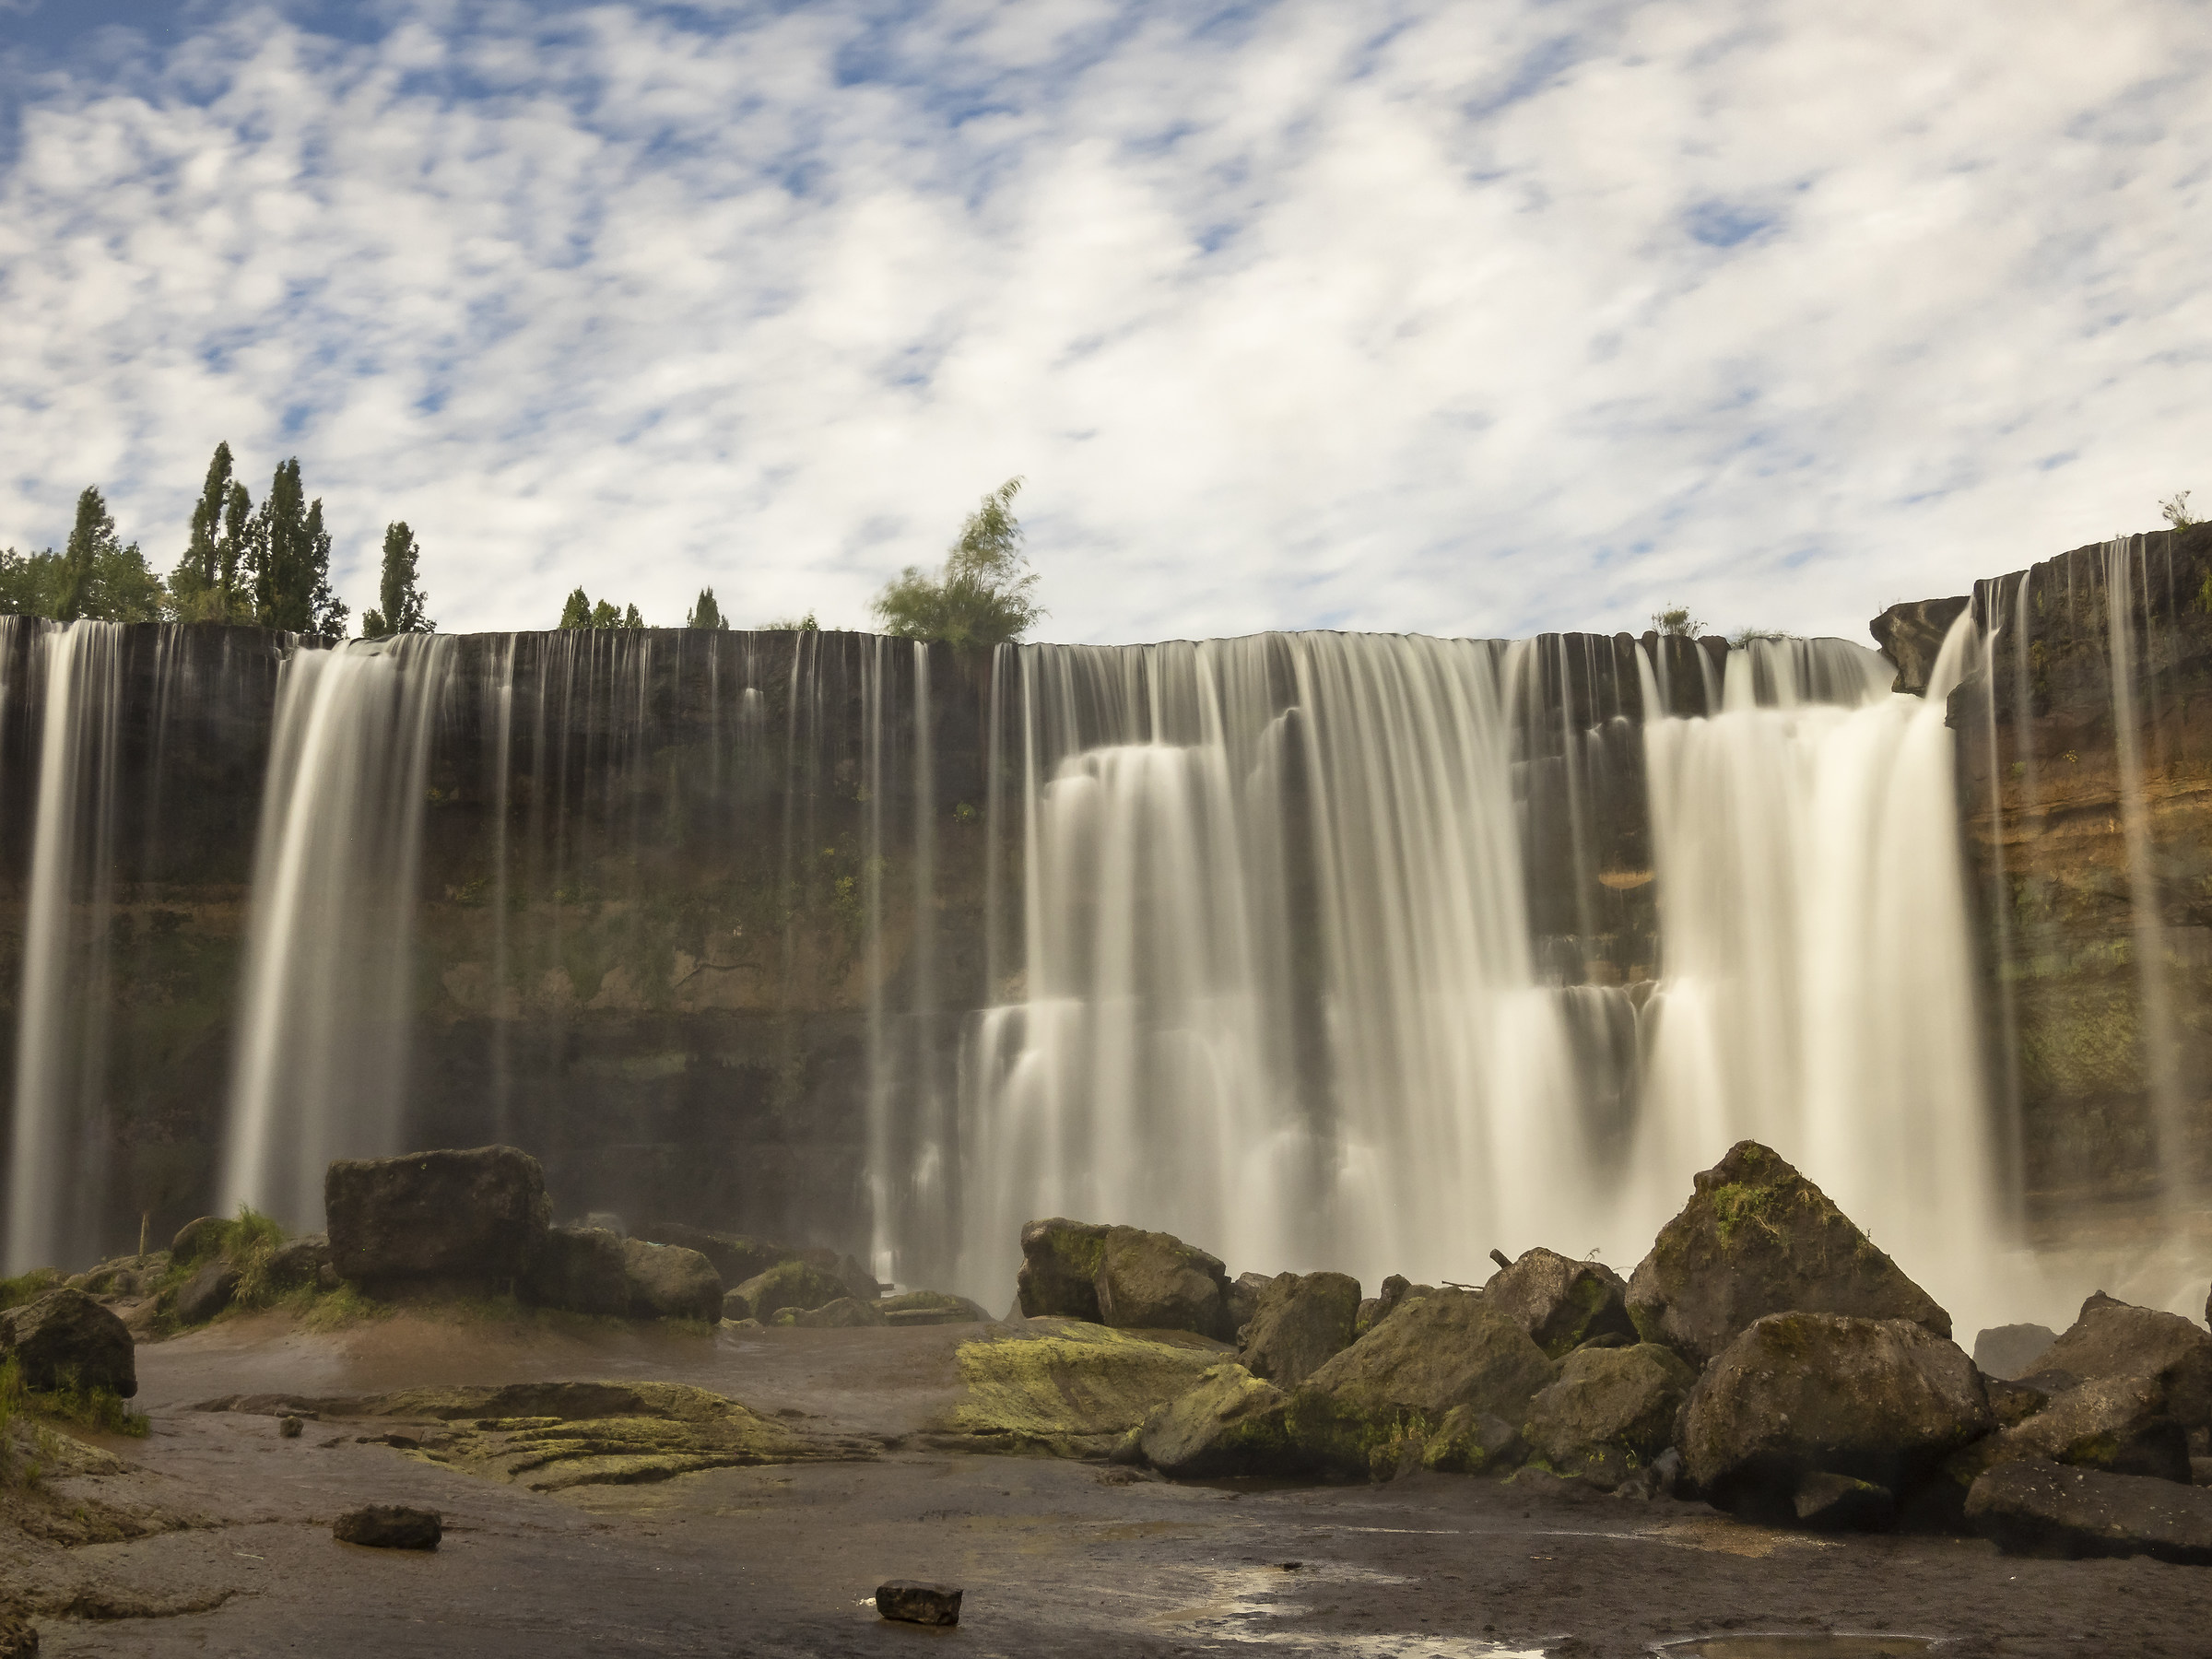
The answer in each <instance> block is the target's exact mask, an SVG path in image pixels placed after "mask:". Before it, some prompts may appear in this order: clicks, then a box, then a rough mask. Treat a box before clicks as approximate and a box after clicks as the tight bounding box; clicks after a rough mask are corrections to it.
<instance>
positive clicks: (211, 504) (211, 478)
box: [169, 442, 252, 622]
mask: <svg viewBox="0 0 2212 1659" xmlns="http://www.w3.org/2000/svg"><path fill="white" fill-rule="evenodd" d="M234 491H235V493H236V497H237V498H238V499H239V502H240V505H239V508H238V511H237V512H235V513H234V514H228V516H227V510H228V509H229V506H230V504H231V502H232V500H233V492H234ZM245 494H246V489H245V486H244V485H242V484H239V483H237V482H236V481H235V480H234V479H233V478H232V477H231V459H230V445H229V443H228V442H224V443H218V444H217V445H216V446H215V457H214V459H212V460H211V461H209V462H208V463H207V481H206V484H204V485H203V486H202V487H201V489H200V499H199V502H198V504H197V505H196V506H194V508H193V510H192V540H191V542H190V544H189V545H188V546H187V547H185V549H184V556H183V557H182V559H178V560H177V568H176V569H175V570H174V571H171V573H170V578H169V594H170V604H171V613H172V614H173V615H174V616H175V617H176V618H177V620H178V621H180V622H229V621H232V620H234V619H235V618H234V617H233V615H232V612H233V610H234V608H235V606H234V600H235V597H236V595H235V594H234V593H233V592H232V583H233V582H235V581H236V580H237V576H238V547H237V543H236V532H237V529H238V527H239V525H240V524H242V522H243V521H244V519H245V518H246V517H247V516H248V515H249V514H250V512H252V504H251V502H250V501H246V500H244V498H245ZM227 523H228V525H229V534H228V535H226V524H227Z"/></svg>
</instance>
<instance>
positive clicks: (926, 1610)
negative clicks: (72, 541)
mask: <svg viewBox="0 0 2212 1659" xmlns="http://www.w3.org/2000/svg"><path fill="white" fill-rule="evenodd" d="M876 1611H877V1612H878V1613H880V1614H882V1615H883V1616H884V1618H895V1619H897V1620H898V1621H899V1622H900V1624H919V1625H956V1624H959V1622H960V1593H959V1591H958V1590H956V1589H954V1588H953V1587H952V1586H951V1585H950V1584H922V1583H914V1582H913V1581H912V1580H910V1579H893V1580H891V1581H890V1582H889V1583H884V1584H878V1585H877V1586H876Z"/></svg>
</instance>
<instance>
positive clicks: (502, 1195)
mask: <svg viewBox="0 0 2212 1659" xmlns="http://www.w3.org/2000/svg"><path fill="white" fill-rule="evenodd" d="M323 1206H324V1213H325V1214H326V1215H327V1217H328V1218H329V1223H330V1256H331V1263H332V1265H334V1266H335V1268H336V1269H337V1271H338V1275H339V1277H342V1278H345V1279H348V1280H350V1281H351V1282H352V1283H354V1284H356V1285H359V1286H360V1287H362V1288H364V1289H368V1290H371V1291H373V1290H377V1289H381V1288H385V1287H388V1286H393V1285H398V1284H406V1283H408V1282H410V1281H411V1282H416V1283H429V1284H435V1285H438V1286H441V1287H445V1288H479V1289H487V1290H508V1289H512V1288H517V1287H519V1286H520V1285H521V1284H522V1283H523V1282H524V1281H525V1280H526V1279H527V1278H528V1277H529V1273H530V1269H531V1268H532V1267H533V1266H534V1265H535V1264H536V1261H537V1256H538V1253H539V1252H540V1251H541V1250H543V1249H544V1248H545V1242H546V1236H547V1233H548V1232H549V1231H551V1230H552V1224H553V1206H552V1203H551V1201H550V1200H548V1199H547V1196H546V1173H545V1171H544V1170H543V1169H542V1168H540V1167H539V1165H538V1161H537V1159H535V1158H532V1157H531V1156H530V1155H529V1154H528V1153H526V1152H521V1151H517V1150H516V1149H515V1148H514V1147H472V1148H470V1149H468V1150H465V1151H456V1150H440V1151H435V1152H411V1153H409V1154H407V1155H406V1157H404V1158H371V1159H346V1158H342V1159H337V1160H336V1161H335V1162H334V1163H333V1164H332V1165H331V1166H330V1168H329V1170H328V1171H325V1173H324V1180H323Z"/></svg>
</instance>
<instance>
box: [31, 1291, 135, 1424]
mask: <svg viewBox="0 0 2212 1659" xmlns="http://www.w3.org/2000/svg"><path fill="white" fill-rule="evenodd" d="M0 1359H14V1360H15V1361H16V1363H17V1365H18V1367H20V1368H21V1371H22V1375H23V1385H24V1386H25V1387H26V1388H35V1389H40V1390H47V1389H56V1388H64V1387H69V1386H75V1387H77V1388H81V1389H86V1390H90V1389H95V1388H104V1389H107V1390H109V1391H110V1392H111V1393H113V1394H120V1395H121V1396H122V1397H123V1398H124V1399H126V1400H127V1399H129V1398H130V1397H131V1396H132V1395H133V1394H136V1393H137V1392H138V1362H137V1356H136V1354H135V1351H134V1349H133V1348H132V1346H131V1334H130V1332H129V1331H128V1330H126V1329H125V1328H124V1323H123V1321H122V1320H120V1319H118V1318H116V1317H115V1315H114V1314H113V1313H112V1312H109V1311H108V1310H107V1309H105V1308H103V1307H101V1306H100V1304H99V1303H98V1302H96V1301H94V1300H92V1299H91V1298H90V1297H89V1296H87V1295H86V1294H85V1293H84V1292H83V1291H82V1290H71V1289H69V1288H66V1287H64V1288H60V1289H54V1290H49V1291H47V1292H46V1293H45V1294H44V1295H43V1296H41V1297H39V1298H38V1299H37V1300H33V1301H29V1302H26V1303H24V1304H23V1305H22V1306H21V1307H19V1308H10V1309H8V1310H7V1311H6V1312H4V1313H0Z"/></svg>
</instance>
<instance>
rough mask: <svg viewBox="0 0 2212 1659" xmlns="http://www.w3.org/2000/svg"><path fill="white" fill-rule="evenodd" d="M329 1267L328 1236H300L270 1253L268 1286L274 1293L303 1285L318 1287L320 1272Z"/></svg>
mask: <svg viewBox="0 0 2212 1659" xmlns="http://www.w3.org/2000/svg"><path fill="white" fill-rule="evenodd" d="M329 1265H330V1235H329V1234H328V1233H301V1234H300V1236H299V1237H298V1238H296V1239H290V1240H288V1241H285V1242H284V1243H282V1244H279V1245H277V1248H276V1249H275V1250H274V1251H272V1252H271V1253H270V1254H269V1266H268V1280H269V1287H270V1288H272V1289H275V1290H295V1289H298V1288H300V1287H301V1286H305V1285H320V1284H321V1283H322V1282H323V1270H324V1268H325V1267H328V1266H329Z"/></svg>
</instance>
